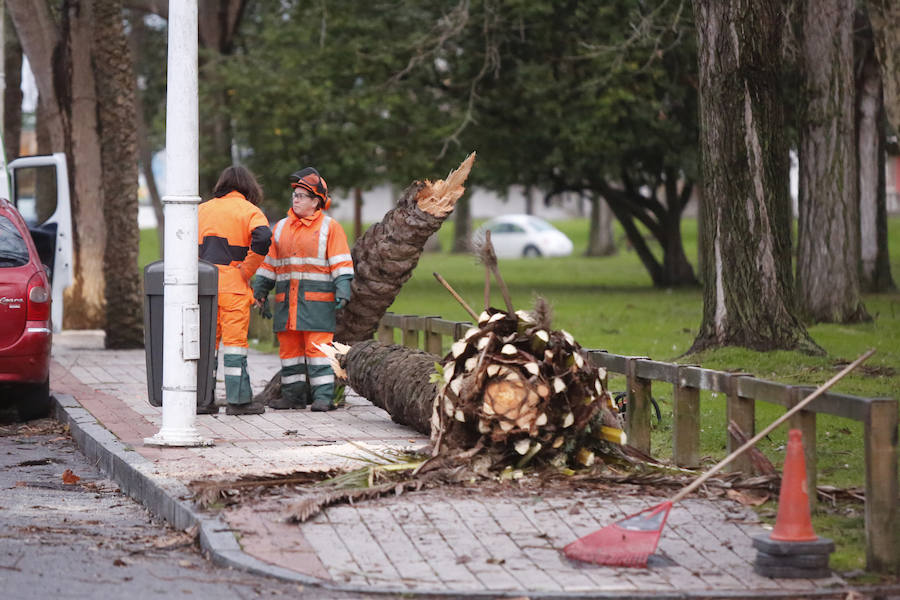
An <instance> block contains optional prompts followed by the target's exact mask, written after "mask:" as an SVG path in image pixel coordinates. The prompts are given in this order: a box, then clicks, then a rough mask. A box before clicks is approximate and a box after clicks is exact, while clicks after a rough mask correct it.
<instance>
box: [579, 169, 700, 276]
mask: <svg viewBox="0 0 900 600" xmlns="http://www.w3.org/2000/svg"><path fill="white" fill-rule="evenodd" d="M596 186H597V189H598V190H600V193H601V195H602V196H603V197H604V198H605V199H606V201H607V203H608V204H609V207H610V209H612V212H613V214H614V215H615V216H616V219H618V220H619V223H620V224H621V225H622V229H624V231H625V237H626V238H628V242H629V243H630V244H631V246H632V247H633V248H634V250H635V252H637V255H638V258H640V260H641V263H642V264H643V265H644V268H645V269H647V272H648V273H649V274H650V278H651V279H652V280H653V285H654V286H656V287H672V286H682V285H697V278H696V277H695V276H694V270H693V268H692V267H691V264H690V263H689V262H688V260H687V255H685V253H684V246H683V245H682V243H681V213H682V211H683V210H684V201H683V199H682V198H681V196H680V195H679V194H677V193H675V194H674V195H673V198H674V199H669V200H667V206H663V205H662V204H661V203H660V202H659V200H658V199H657V198H656V194H655V192H654V193H653V195H651V196H650V197H647V196H644V195H643V194H642V193H641V192H640V190H639V189H635V188H636V186H635V185H633V184H626V186H625V190H621V189H617V188H613V187H611V186H610V185H609V184H608V183H607V182H605V181H602V182H598V183H597V184H596ZM686 189H687V190H688V191H687V193H688V195H689V194H690V188H686ZM673 190H674V188H673ZM635 221H640V222H641V223H642V224H643V225H644V226H645V227H647V229H648V230H649V231H650V233H651V235H653V237H654V238H656V240H657V241H658V242H659V245H660V246H661V247H662V249H663V260H662V263H660V261H659V260H658V259H657V258H656V256H655V255H654V254H653V251H652V250H651V249H650V246H649V245H648V244H647V241H646V240H645V239H644V235H643V233H642V232H641V230H640V229H638V227H637V224H636V223H635Z"/></svg>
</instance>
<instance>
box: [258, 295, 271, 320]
mask: <svg viewBox="0 0 900 600" xmlns="http://www.w3.org/2000/svg"><path fill="white" fill-rule="evenodd" d="M256 301H257V305H256V306H257V307H258V308H259V315H260V316H261V317H262V318H263V319H271V318H272V310H271V309H270V308H269V298H268V297H266V298H257V299H256Z"/></svg>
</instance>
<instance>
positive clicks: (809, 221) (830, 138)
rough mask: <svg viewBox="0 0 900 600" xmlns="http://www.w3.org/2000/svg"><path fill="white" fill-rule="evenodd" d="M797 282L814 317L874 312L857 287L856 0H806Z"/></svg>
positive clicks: (842, 318)
mask: <svg viewBox="0 0 900 600" xmlns="http://www.w3.org/2000/svg"><path fill="white" fill-rule="evenodd" d="M804 7H805V8H804V15H803V56H804V69H803V72H804V74H805V85H804V88H805V91H806V93H805V98H806V101H805V102H804V106H805V114H804V115H803V122H802V125H801V127H800V201H799V206H800V218H799V222H798V225H797V289H798V291H799V301H800V308H801V312H802V313H803V314H804V315H805V316H806V317H807V318H809V319H811V320H812V321H813V322H823V321H824V322H834V323H847V322H855V321H859V320H863V319H867V318H868V314H867V313H866V310H865V307H864V306H863V304H862V299H861V296H860V288H859V204H858V202H859V196H858V195H857V185H858V171H857V168H856V148H855V147H854V143H855V140H856V136H855V129H854V118H853V115H854V112H855V110H854V109H855V102H854V93H853V92H854V81H853V45H852V37H853V0H821V1H819V2H815V3H811V2H807V3H804Z"/></svg>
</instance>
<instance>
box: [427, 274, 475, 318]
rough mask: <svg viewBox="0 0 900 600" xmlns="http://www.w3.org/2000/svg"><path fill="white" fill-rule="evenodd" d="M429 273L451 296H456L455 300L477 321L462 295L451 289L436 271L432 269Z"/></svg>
mask: <svg viewBox="0 0 900 600" xmlns="http://www.w3.org/2000/svg"><path fill="white" fill-rule="evenodd" d="M431 274H432V275H434V278H435V279H437V280H438V283H440V284H441V285H442V286H444V287H445V288H446V289H447V291H448V292H450V295H451V296H453V297H454V298H456V301H457V302H459V303H460V304H461V305H462V307H463V308H464V309H466V312H467V313H469V314H470V315H471V316H472V318H473V319H475V322H476V323H477V322H478V314H477V313H476V312H475V311H474V310H472V307H471V306H469V305H468V304H467V303H466V301H465V300H463V299H462V296H460V295H459V294H457V293H456V290H454V289H453V287H452V286H451V285H450V284H449V283H448V282H447V280H446V279H444V278H443V277H441V274H440V273H438V272H437V271H434V272H432V273H431Z"/></svg>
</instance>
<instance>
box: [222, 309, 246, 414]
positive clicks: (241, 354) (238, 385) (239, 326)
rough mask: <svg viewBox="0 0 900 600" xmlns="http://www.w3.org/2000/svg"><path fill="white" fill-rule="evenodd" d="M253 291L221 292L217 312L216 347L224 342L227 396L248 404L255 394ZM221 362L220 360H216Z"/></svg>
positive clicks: (234, 401) (237, 401)
mask: <svg viewBox="0 0 900 600" xmlns="http://www.w3.org/2000/svg"><path fill="white" fill-rule="evenodd" d="M252 303H253V296H252V295H250V294H229V293H221V292H220V293H219V310H218V313H217V315H216V351H217V352H218V349H219V342H220V341H221V343H222V362H223V364H224V367H225V399H226V400H227V401H228V403H229V404H246V403H247V402H250V401H251V399H252V397H253V391H252V390H251V389H250V374H249V373H248V372H247V329H248V328H249V326H250V305H251V304H252ZM216 364H218V361H217V362H216Z"/></svg>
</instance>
